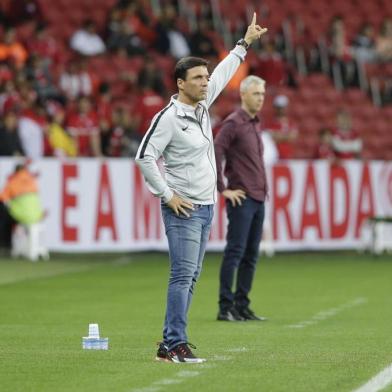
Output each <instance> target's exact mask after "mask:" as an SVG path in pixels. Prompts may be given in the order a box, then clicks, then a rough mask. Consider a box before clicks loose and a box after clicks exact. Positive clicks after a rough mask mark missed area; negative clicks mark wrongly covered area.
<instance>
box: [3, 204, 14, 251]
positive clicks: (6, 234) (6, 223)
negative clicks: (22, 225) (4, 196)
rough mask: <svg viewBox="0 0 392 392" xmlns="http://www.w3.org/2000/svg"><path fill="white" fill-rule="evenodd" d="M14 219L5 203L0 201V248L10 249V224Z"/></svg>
mask: <svg viewBox="0 0 392 392" xmlns="http://www.w3.org/2000/svg"><path fill="white" fill-rule="evenodd" d="M14 224H15V221H14V219H13V218H12V217H11V215H10V214H9V212H8V209H7V207H6V205H5V204H3V203H2V202H0V249H3V250H4V249H11V235H12V226H13V225H14Z"/></svg>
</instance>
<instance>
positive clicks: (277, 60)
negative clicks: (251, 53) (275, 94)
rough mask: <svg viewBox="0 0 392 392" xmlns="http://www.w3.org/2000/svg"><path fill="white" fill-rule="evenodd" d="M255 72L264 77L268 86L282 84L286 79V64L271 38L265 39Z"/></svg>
mask: <svg viewBox="0 0 392 392" xmlns="http://www.w3.org/2000/svg"><path fill="white" fill-rule="evenodd" d="M255 74H256V75H258V76H260V77H261V78H263V79H264V80H265V82H266V83H267V84H268V86H279V85H282V84H283V82H284V81H285V79H286V65H285V63H284V60H283V58H282V55H281V54H280V53H279V52H278V51H277V50H276V49H275V44H274V43H273V41H272V40H271V39H269V40H267V39H265V44H264V48H263V51H262V52H261V53H260V54H259V56H258V62H257V66H256V69H255Z"/></svg>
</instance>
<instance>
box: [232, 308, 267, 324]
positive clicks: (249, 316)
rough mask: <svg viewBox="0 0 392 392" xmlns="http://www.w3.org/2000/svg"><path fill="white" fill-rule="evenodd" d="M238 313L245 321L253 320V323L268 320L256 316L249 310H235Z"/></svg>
mask: <svg viewBox="0 0 392 392" xmlns="http://www.w3.org/2000/svg"><path fill="white" fill-rule="evenodd" d="M237 311H238V313H239V314H240V315H241V316H242V317H243V318H244V319H245V320H255V321H267V320H268V319H267V318H266V317H263V316H256V315H255V314H254V312H253V311H252V310H250V309H249V308H237Z"/></svg>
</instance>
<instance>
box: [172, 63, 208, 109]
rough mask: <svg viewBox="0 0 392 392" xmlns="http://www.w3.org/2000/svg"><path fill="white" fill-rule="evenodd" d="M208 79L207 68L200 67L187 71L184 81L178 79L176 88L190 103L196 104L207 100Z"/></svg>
mask: <svg viewBox="0 0 392 392" xmlns="http://www.w3.org/2000/svg"><path fill="white" fill-rule="evenodd" d="M209 78H210V75H209V73H208V70H207V67H206V66H204V65H200V66H197V67H193V68H190V69H188V71H187V73H186V80H182V79H178V80H177V86H178V89H179V91H180V92H181V93H182V94H183V95H184V96H185V97H187V98H188V99H189V101H190V103H197V102H200V101H203V100H204V99H206V98H207V88H208V80H209Z"/></svg>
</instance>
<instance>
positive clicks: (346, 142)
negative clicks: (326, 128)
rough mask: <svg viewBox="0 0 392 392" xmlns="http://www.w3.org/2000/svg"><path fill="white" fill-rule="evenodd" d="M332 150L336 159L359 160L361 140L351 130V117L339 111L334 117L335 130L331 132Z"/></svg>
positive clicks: (356, 133) (344, 111)
mask: <svg viewBox="0 0 392 392" xmlns="http://www.w3.org/2000/svg"><path fill="white" fill-rule="evenodd" d="M332 148H333V151H334V153H335V155H336V157H337V158H340V159H354V158H361V152H362V139H361V137H360V136H359V133H358V132H357V131H356V130H354V129H353V128H352V123H351V115H350V113H349V112H348V111H347V110H344V109H341V110H339V111H338V113H337V116H336V128H335V129H334V130H333V132H332Z"/></svg>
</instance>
